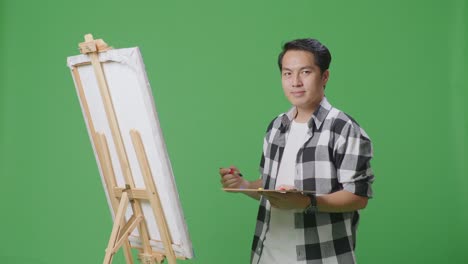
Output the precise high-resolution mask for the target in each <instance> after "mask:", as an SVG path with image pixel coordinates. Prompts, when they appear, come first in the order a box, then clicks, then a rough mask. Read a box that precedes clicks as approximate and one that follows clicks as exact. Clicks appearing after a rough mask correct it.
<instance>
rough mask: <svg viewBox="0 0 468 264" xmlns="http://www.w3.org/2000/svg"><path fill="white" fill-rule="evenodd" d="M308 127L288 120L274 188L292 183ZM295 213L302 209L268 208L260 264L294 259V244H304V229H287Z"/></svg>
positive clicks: (293, 260)
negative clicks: (266, 227)
mask: <svg viewBox="0 0 468 264" xmlns="http://www.w3.org/2000/svg"><path fill="white" fill-rule="evenodd" d="M308 129H309V127H308V125H307V123H297V122H295V121H293V122H292V123H291V128H290V130H289V133H288V137H287V139H286V146H285V147H284V153H283V158H282V160H281V164H280V167H279V171H278V175H277V178H276V189H278V188H279V187H280V185H289V186H294V178H295V175H296V158H297V153H298V151H299V149H300V148H301V147H302V146H303V145H304V143H305V142H304V141H305V138H306V136H307V130H308ZM296 212H302V210H300V209H291V210H284V209H277V208H273V207H271V218H270V225H269V228H268V231H267V233H266V237H265V241H264V242H263V251H262V255H261V257H260V262H259V263H260V264H275V263H281V264H284V263H296V262H297V257H296V256H297V255H296V245H299V244H302V243H304V230H303V229H291V227H292V226H294V213H296Z"/></svg>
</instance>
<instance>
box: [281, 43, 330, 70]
mask: <svg viewBox="0 0 468 264" xmlns="http://www.w3.org/2000/svg"><path fill="white" fill-rule="evenodd" d="M288 50H303V51H308V52H310V53H312V54H314V58H315V64H316V65H317V66H319V68H320V71H321V73H322V74H323V73H324V72H325V71H326V70H327V69H328V67H330V62H331V54H330V51H329V50H328V48H327V47H325V45H323V44H322V43H320V41H318V40H316V39H312V38H306V39H296V40H292V41H289V42H287V43H285V44H284V45H283V50H282V51H281V53H280V54H279V56H278V66H279V69H280V71H281V69H282V67H283V56H284V54H285V53H286V52H287V51H288Z"/></svg>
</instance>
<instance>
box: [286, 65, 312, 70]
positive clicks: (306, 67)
mask: <svg viewBox="0 0 468 264" xmlns="http://www.w3.org/2000/svg"><path fill="white" fill-rule="evenodd" d="M305 69H310V70H313V69H314V67H312V66H304V67H301V68H299V70H300V71H301V70H305ZM281 71H292V70H291V69H289V68H284V67H283V68H281Z"/></svg>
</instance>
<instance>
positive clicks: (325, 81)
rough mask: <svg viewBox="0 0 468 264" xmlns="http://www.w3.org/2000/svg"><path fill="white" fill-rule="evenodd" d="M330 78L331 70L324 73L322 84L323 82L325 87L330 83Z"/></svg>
mask: <svg viewBox="0 0 468 264" xmlns="http://www.w3.org/2000/svg"><path fill="white" fill-rule="evenodd" d="M329 77H330V70H328V69H327V70H325V71H324V72H323V73H322V82H323V85H325V84H327V82H328V78H329Z"/></svg>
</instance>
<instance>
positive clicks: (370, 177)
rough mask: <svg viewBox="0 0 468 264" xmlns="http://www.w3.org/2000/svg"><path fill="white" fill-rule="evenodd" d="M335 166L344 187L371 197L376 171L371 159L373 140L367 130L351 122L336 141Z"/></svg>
mask: <svg viewBox="0 0 468 264" xmlns="http://www.w3.org/2000/svg"><path fill="white" fill-rule="evenodd" d="M336 146H337V148H336V150H335V166H336V170H337V178H338V181H339V182H340V183H341V184H342V186H343V189H344V190H346V191H348V192H351V193H354V194H356V195H359V196H364V197H369V198H371V197H372V195H373V192H372V183H373V182H374V173H373V171H372V168H371V165H370V160H371V159H372V156H373V148H372V142H371V140H370V138H369V137H368V136H367V134H366V132H365V131H364V130H363V129H362V128H360V127H359V126H357V125H356V124H354V123H352V122H349V123H348V124H347V125H346V127H344V128H343V131H342V133H341V135H340V136H339V139H338V141H337V143H336Z"/></svg>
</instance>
